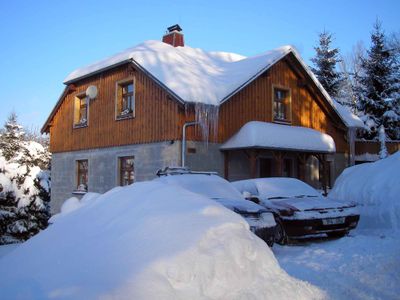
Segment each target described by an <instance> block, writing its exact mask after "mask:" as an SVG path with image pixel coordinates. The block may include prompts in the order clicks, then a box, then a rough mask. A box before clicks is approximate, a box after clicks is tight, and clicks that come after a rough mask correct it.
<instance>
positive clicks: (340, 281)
mask: <svg viewBox="0 0 400 300" xmlns="http://www.w3.org/2000/svg"><path fill="white" fill-rule="evenodd" d="M399 172H400V153H397V154H394V155H392V156H390V157H389V158H387V159H385V160H381V161H378V162H375V163H372V164H364V165H360V166H356V167H353V168H349V169H347V170H346V171H345V172H344V173H343V174H342V175H341V176H340V178H338V180H337V185H335V187H334V188H333V190H332V194H333V195H335V196H336V197H339V198H340V196H346V197H347V199H346V200H353V201H357V202H358V204H359V205H360V207H361V210H360V211H361V220H362V219H363V217H364V216H366V217H365V218H364V220H363V221H362V222H361V223H360V225H361V226H360V228H358V229H357V230H355V231H352V232H351V234H350V235H349V236H348V237H344V238H342V239H336V240H333V239H331V240H321V239H307V240H303V241H302V242H301V243H298V244H295V245H290V246H279V245H275V246H274V248H273V250H272V251H271V249H269V248H268V247H267V246H266V244H265V243H264V242H263V241H261V240H260V239H258V238H257V237H256V236H255V235H253V234H252V233H251V232H250V230H249V228H248V224H247V223H246V222H245V221H244V220H243V219H242V218H241V217H240V216H238V215H237V214H235V213H233V212H232V211H230V210H228V209H226V208H225V207H223V206H221V205H219V204H218V203H216V202H214V201H212V200H210V199H208V198H205V197H203V196H200V195H198V194H193V193H190V192H188V191H186V190H183V189H181V188H178V187H174V186H171V185H168V184H162V183H160V182H156V181H153V182H145V183H135V184H134V185H131V186H128V187H124V188H121V187H118V188H115V189H113V190H111V191H109V192H107V193H105V194H103V195H99V194H95V193H88V194H87V195H86V197H85V198H84V199H82V200H80V201H78V200H77V199H74V198H71V199H70V200H69V201H68V202H67V203H66V204H65V205H64V207H63V213H62V214H61V215H59V216H57V217H54V218H53V219H52V221H53V222H54V223H53V224H52V225H51V226H50V227H49V228H48V229H46V230H44V231H42V232H41V233H40V234H38V235H37V236H35V237H33V238H32V239H30V240H28V241H27V242H25V243H23V244H21V245H19V246H15V245H12V246H6V247H0V277H1V278H2V280H1V281H0V291H1V296H2V297H4V298H5V299H15V298H18V297H19V298H21V299H27V298H28V299H50V298H52V299H53V298H54V299H98V298H102V299H103V298H104V299H352V300H353V299H399V295H400V271H399V270H400V231H399V227H398V224H399V221H400V220H399V214H398V207H399V206H398V199H399V197H398V195H400V191H399V188H400V184H396V183H397V182H398V180H399V178H400V176H399V175H400V174H399ZM385 216H389V217H386V218H385ZM383 220H384V221H385V222H383ZM274 255H275V256H274ZM1 256H3V257H1ZM285 271H286V272H285Z"/></svg>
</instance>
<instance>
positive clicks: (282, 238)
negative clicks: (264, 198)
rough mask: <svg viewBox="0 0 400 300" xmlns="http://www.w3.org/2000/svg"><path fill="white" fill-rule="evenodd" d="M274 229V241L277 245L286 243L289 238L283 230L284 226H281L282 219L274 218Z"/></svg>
mask: <svg viewBox="0 0 400 300" xmlns="http://www.w3.org/2000/svg"><path fill="white" fill-rule="evenodd" d="M275 222H276V230H275V242H276V243H278V244H279V245H285V244H287V243H288V241H289V239H288V236H287V234H286V231H285V227H283V224H282V220H281V219H278V218H276V220H275Z"/></svg>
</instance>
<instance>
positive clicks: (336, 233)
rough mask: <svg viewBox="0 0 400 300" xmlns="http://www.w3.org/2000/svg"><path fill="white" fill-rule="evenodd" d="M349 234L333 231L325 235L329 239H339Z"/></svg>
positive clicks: (345, 231)
mask: <svg viewBox="0 0 400 300" xmlns="http://www.w3.org/2000/svg"><path fill="white" fill-rule="evenodd" d="M348 233H349V232H348V231H347V230H344V231H334V232H328V233H327V235H328V237H330V238H341V237H344V236H345V235H347V234H348Z"/></svg>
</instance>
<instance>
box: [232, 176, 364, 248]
mask: <svg viewBox="0 0 400 300" xmlns="http://www.w3.org/2000/svg"><path fill="white" fill-rule="evenodd" d="M232 184H233V186H235V187H236V188H237V189H238V190H239V191H240V192H241V193H242V194H243V195H245V197H246V198H247V199H248V200H252V201H254V202H256V203H259V204H260V205H262V206H264V207H265V208H267V209H269V210H272V211H273V212H274V216H275V221H276V223H277V234H276V239H275V241H276V242H277V243H279V244H285V243H287V242H288V239H289V238H297V237H304V236H308V235H315V234H321V233H324V234H327V235H328V236H332V237H342V236H344V235H346V234H347V233H348V232H349V231H350V230H351V229H354V228H355V227H356V226H357V224H358V221H359V219H360V215H359V213H358V210H357V208H356V205H355V204H354V203H346V202H342V201H337V200H334V199H330V198H329V197H324V196H322V195H321V194H320V193H318V192H317V191H316V190H315V189H314V188H312V187H311V186H309V185H308V184H306V183H304V182H302V181H300V180H298V179H295V178H284V177H276V178H257V179H249V180H241V181H236V182H233V183H232Z"/></svg>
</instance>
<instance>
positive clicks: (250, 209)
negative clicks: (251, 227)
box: [212, 198, 266, 213]
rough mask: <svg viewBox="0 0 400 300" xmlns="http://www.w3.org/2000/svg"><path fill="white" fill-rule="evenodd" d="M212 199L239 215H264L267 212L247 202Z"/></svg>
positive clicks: (259, 206)
mask: <svg viewBox="0 0 400 300" xmlns="http://www.w3.org/2000/svg"><path fill="white" fill-rule="evenodd" d="M212 199H213V200H214V201H217V202H218V203H220V204H222V205H223V206H225V207H226V208H229V209H231V210H233V211H236V212H238V213H262V212H265V211H266V209H265V208H264V207H262V206H261V205H258V204H255V203H253V202H251V201H247V200H239V199H227V198H212Z"/></svg>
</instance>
